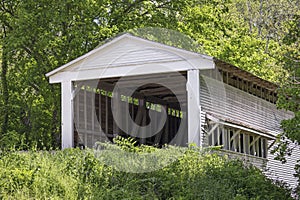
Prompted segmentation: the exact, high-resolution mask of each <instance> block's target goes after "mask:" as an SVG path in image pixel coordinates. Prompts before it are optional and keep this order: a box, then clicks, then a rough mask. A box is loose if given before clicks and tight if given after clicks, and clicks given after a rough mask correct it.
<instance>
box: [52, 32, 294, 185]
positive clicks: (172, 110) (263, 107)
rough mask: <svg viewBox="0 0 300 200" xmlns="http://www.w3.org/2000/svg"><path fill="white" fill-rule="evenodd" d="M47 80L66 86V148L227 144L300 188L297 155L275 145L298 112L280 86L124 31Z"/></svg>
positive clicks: (228, 148) (227, 148) (63, 94)
mask: <svg viewBox="0 0 300 200" xmlns="http://www.w3.org/2000/svg"><path fill="white" fill-rule="evenodd" d="M47 76H48V77H49V80H50V83H61V97H62V98H61V112H62V148H68V147H74V146H79V145H84V146H87V147H93V145H94V144H95V142H96V141H109V140H111V139H112V138H113V137H115V136H116V135H123V136H131V137H135V138H136V139H137V140H138V141H139V142H140V143H143V144H150V145H157V146H160V145H163V144H166V143H167V144H175V145H181V146H186V145H187V144H188V143H196V144H197V145H199V146H208V145H210V146H223V147H222V151H223V152H225V153H228V154H229V155H230V156H234V157H236V156H238V157H243V158H244V159H246V160H250V161H251V162H252V163H254V164H255V165H258V166H263V165H266V166H267V168H271V170H273V173H272V174H269V175H270V176H271V177H273V178H276V177H277V176H278V177H279V178H280V179H281V180H284V181H286V182H288V183H290V184H291V185H292V186H294V185H295V184H296V180H295V179H294V178H293V173H294V169H293V166H294V163H295V161H296V160H297V157H296V156H292V157H290V158H288V163H287V164H285V165H283V164H281V163H280V162H279V161H275V160H273V155H271V154H270V153H269V151H270V150H269V148H268V147H269V146H270V144H271V143H273V141H274V140H275V137H276V135H277V134H278V133H280V131H281V130H280V122H281V120H282V119H287V118H290V117H292V116H293V114H292V113H291V112H287V111H283V110H277V109H276V105H275V102H276V98H277V97H276V89H277V86H276V85H275V84H273V83H270V82H268V81H265V80H262V79H260V78H258V77H256V76H254V75H252V74H250V73H248V72H246V71H243V70H241V69H239V68H237V67H235V66H233V65H230V64H228V63H225V62H222V61H220V60H218V59H215V58H212V57H210V56H206V55H202V54H198V53H195V52H190V51H186V50H183V49H179V48H175V47H171V46H167V45H164V44H160V43H157V42H153V41H149V40H146V39H142V38H139V37H135V36H132V35H130V34H123V35H121V36H118V37H116V38H114V39H112V40H111V41H109V42H107V43H105V44H104V45H102V46H100V47H98V48H96V49H94V50H93V51H91V52H89V53H87V54H85V55H83V56H81V57H79V58H77V59H75V60H73V61H71V62H69V63H67V64H65V65H63V66H61V67H59V68H57V69H55V70H53V71H51V72H49V73H48V74H47Z"/></svg>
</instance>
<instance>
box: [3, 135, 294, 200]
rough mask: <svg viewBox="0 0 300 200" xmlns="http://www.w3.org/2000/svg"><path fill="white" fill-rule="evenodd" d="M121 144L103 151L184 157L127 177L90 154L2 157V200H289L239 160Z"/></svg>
mask: <svg viewBox="0 0 300 200" xmlns="http://www.w3.org/2000/svg"><path fill="white" fill-rule="evenodd" d="M120 140H121V141H120V142H116V143H117V144H118V146H116V145H111V144H104V146H105V148H113V149H119V150H120V149H121V150H122V151H124V150H125V151H127V152H134V153H138V154H145V153H149V152H155V153H158V154H157V155H156V156H157V157H156V158H155V159H163V158H164V157H168V156H169V157H171V158H172V156H173V155H174V152H175V151H177V152H179V153H180V155H181V156H180V157H179V158H178V159H176V160H173V162H171V163H170V164H169V165H167V166H164V167H160V168H158V169H157V170H154V171H148V172H146V173H129V172H123V171H119V170H118V169H116V168H115V167H112V166H110V165H106V164H105V163H104V162H103V161H102V160H101V159H103V157H105V155H104V154H100V155H99V154H96V155H97V156H95V151H94V150H91V149H86V150H79V149H65V150H62V151H53V152H50V151H39V152H36V151H31V152H2V153H1V155H0V168H1V171H0V199H205V200H209V199H239V200H242V199H291V197H290V191H289V190H287V189H286V188H283V187H280V186H278V185H276V184H273V183H272V181H271V180H269V179H267V178H266V177H265V176H264V175H263V174H262V172H261V171H260V170H258V169H256V168H254V167H251V166H248V167H246V166H244V165H243V164H242V163H241V162H239V161H236V160H228V159H226V158H225V157H221V156H219V155H217V154H212V153H208V152H205V151H202V150H201V149H199V148H197V147H194V146H191V147H189V148H179V147H165V149H169V151H161V150H160V149H155V148H153V147H146V146H143V147H137V146H136V145H132V144H128V142H129V143H132V142H133V141H132V140H124V139H120ZM124 146H126V148H125V147H124ZM140 148H141V149H140ZM160 152H162V153H161V154H160ZM166 154H171V155H166ZM106 156H107V155H106ZM109 156H111V157H115V159H119V158H120V155H114V154H109ZM112 159H114V158H112ZM119 160H120V163H119V164H121V165H122V164H123V165H125V164H128V163H126V160H125V159H119ZM132 164H133V165H137V164H141V163H132ZM153 166H154V165H153Z"/></svg>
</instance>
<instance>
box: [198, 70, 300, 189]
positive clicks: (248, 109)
mask: <svg viewBox="0 0 300 200" xmlns="http://www.w3.org/2000/svg"><path fill="white" fill-rule="evenodd" d="M200 84H201V87H200V102H201V108H202V110H203V111H204V112H209V113H212V114H215V115H218V116H221V117H223V118H226V119H228V120H232V121H235V122H238V123H240V124H242V125H246V126H249V127H252V128H254V129H257V130H263V131H266V132H269V133H272V134H273V135H274V136H276V135H277V134H278V133H280V132H281V129H280V122H281V120H283V119H287V118H291V117H293V113H291V112H287V111H283V110H277V109H276V105H275V104H273V103H270V102H268V101H266V100H264V99H261V98H259V97H256V96H254V95H251V94H249V93H246V92H244V91H242V90H239V89H237V88H235V87H232V86H229V85H227V84H224V83H223V82H221V81H217V80H215V79H212V78H210V77H207V76H202V77H201V83H200ZM205 141H207V138H206V140H205ZM272 142H273V141H269V145H270V144H271V143H272ZM223 153H224V152H223ZM227 154H230V156H232V155H235V153H234V152H227ZM235 156H238V155H235ZM239 156H240V158H242V159H244V157H243V156H241V155H239ZM233 157H234V156H233ZM274 157H275V156H274V155H272V154H271V149H270V150H269V152H268V156H267V159H268V162H267V165H266V170H267V171H266V172H265V173H266V175H267V176H268V177H270V178H272V179H273V180H281V181H284V182H286V183H288V184H290V186H292V187H295V186H296V183H297V179H296V178H295V177H294V176H293V174H294V173H295V170H294V166H295V163H296V161H297V160H298V159H300V149H299V146H297V147H296V148H294V152H293V154H292V156H289V157H287V162H286V163H285V164H282V163H281V162H280V161H278V160H274ZM250 158H251V159H250ZM247 159H250V161H251V162H253V164H254V165H256V166H258V165H260V164H262V163H263V162H262V159H260V158H254V157H253V158H252V157H249V156H247Z"/></svg>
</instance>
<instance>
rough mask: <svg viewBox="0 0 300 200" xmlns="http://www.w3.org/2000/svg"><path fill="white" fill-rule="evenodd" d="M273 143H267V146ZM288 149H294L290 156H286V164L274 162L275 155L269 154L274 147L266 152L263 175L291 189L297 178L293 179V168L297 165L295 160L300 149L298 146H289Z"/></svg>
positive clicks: (298, 157) (298, 155)
mask: <svg viewBox="0 0 300 200" xmlns="http://www.w3.org/2000/svg"><path fill="white" fill-rule="evenodd" d="M272 142H273V141H269V145H270V144H271V143H272ZM289 147H291V148H294V150H293V152H292V155H291V156H287V157H286V160H287V162H286V163H284V164H283V163H281V161H279V160H274V158H275V155H273V154H271V151H272V149H273V148H274V146H273V147H272V148H271V149H269V152H268V163H267V168H266V169H267V170H268V171H266V172H265V174H266V175H267V176H269V177H270V178H272V179H273V180H281V181H284V182H286V183H288V184H289V185H290V186H291V187H292V188H295V187H296V186H297V178H295V177H294V174H295V173H296V172H295V169H294V166H295V164H296V163H297V160H298V159H300V148H299V146H298V145H296V146H295V144H290V145H289Z"/></svg>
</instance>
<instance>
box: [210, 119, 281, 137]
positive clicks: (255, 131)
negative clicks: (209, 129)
mask: <svg viewBox="0 0 300 200" xmlns="http://www.w3.org/2000/svg"><path fill="white" fill-rule="evenodd" d="M206 117H207V119H209V120H211V121H212V122H214V123H217V124H220V125H224V126H229V127H232V128H237V129H240V130H243V131H247V132H249V133H253V134H256V135H260V136H262V137H265V138H267V139H269V140H275V139H276V135H277V134H278V133H270V132H268V131H265V130H258V129H256V128H254V127H249V126H246V125H241V124H240V122H234V121H232V120H227V119H224V118H221V117H216V116H215V115H212V114H209V113H206Z"/></svg>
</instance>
